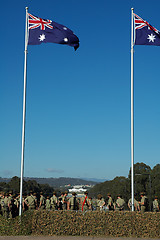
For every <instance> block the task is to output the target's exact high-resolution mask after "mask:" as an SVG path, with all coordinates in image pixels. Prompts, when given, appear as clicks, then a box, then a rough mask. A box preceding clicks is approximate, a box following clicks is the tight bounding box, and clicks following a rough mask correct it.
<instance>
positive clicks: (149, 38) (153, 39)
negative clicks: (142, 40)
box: [147, 33, 156, 42]
mask: <svg viewBox="0 0 160 240" xmlns="http://www.w3.org/2000/svg"><path fill="white" fill-rule="evenodd" d="M147 39H148V40H149V42H154V41H155V40H156V36H155V35H153V33H151V35H148V38H147Z"/></svg>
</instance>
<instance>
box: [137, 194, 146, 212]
mask: <svg viewBox="0 0 160 240" xmlns="http://www.w3.org/2000/svg"><path fill="white" fill-rule="evenodd" d="M139 205H140V210H141V212H142V213H144V212H146V211H147V210H148V209H147V207H148V198H147V197H146V196H145V193H144V192H142V193H141V201H140V202H139Z"/></svg>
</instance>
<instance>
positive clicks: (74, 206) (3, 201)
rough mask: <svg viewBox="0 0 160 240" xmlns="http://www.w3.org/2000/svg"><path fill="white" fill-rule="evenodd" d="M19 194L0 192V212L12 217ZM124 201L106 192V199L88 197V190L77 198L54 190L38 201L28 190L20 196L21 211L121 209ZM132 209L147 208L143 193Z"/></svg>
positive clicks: (123, 206)
mask: <svg viewBox="0 0 160 240" xmlns="http://www.w3.org/2000/svg"><path fill="white" fill-rule="evenodd" d="M19 204H20V196H16V195H13V194H12V192H9V193H8V194H7V193H6V194H4V193H0V214H1V215H2V216H4V217H5V218H14V217H16V216H18V214H19ZM125 206H126V203H125V201H124V199H123V198H122V196H121V195H118V196H117V199H116V201H115V202H114V201H113V199H112V196H111V194H110V193H108V194H107V200H105V199H104V198H103V196H102V195H101V194H99V195H98V196H97V199H92V198H91V197H88V192H87V191H86V192H85V193H84V196H83V197H81V198H79V197H77V196H76V193H75V192H73V193H72V197H70V198H69V197H68V192H67V191H66V192H63V193H61V195H60V197H57V195H56V192H53V196H52V197H49V196H47V197H46V198H45V197H44V196H43V193H42V192H41V193H40V198H39V201H37V196H36V194H35V193H33V192H30V194H29V195H28V196H27V197H26V198H22V208H23V211H26V210H38V209H42V210H43V209H46V210H81V211H84V212H85V211H89V210H90V211H92V210H98V211H110V210H111V211H114V210H115V211H123V210H124V209H125ZM128 208H129V210H132V200H131V199H129V201H128ZM152 209H153V211H154V212H159V210H160V209H159V202H158V197H157V196H155V199H154V201H153V203H152ZM134 210H135V211H141V212H145V211H147V210H148V199H147V197H146V196H145V194H144V193H141V201H139V202H138V201H137V200H136V199H134Z"/></svg>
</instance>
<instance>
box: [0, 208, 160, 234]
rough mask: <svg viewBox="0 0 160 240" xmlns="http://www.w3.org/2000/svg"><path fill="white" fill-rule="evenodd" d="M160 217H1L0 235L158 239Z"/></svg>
mask: <svg viewBox="0 0 160 240" xmlns="http://www.w3.org/2000/svg"><path fill="white" fill-rule="evenodd" d="M159 223H160V213H152V212H146V213H143V214H142V213H137V212H98V211H93V212H90V211H88V212H86V213H82V212H80V211H77V212H76V211H45V210H42V211H31V212H29V211H28V212H26V213H24V214H23V216H22V219H21V222H20V221H19V218H18V217H17V218H15V219H11V220H5V219H4V218H2V217H0V235H31V234H32V235H72V236H108V237H141V238H142V237H146V238H147V237H150V238H159V236H160V225H159Z"/></svg>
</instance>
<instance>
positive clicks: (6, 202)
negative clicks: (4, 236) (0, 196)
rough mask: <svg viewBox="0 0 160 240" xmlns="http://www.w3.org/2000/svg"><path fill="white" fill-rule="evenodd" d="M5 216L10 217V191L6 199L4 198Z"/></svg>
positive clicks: (5, 196)
mask: <svg viewBox="0 0 160 240" xmlns="http://www.w3.org/2000/svg"><path fill="white" fill-rule="evenodd" d="M3 216H4V217H5V218H8V217H9V199H8V193H6V194H5V195H4V200H3Z"/></svg>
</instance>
